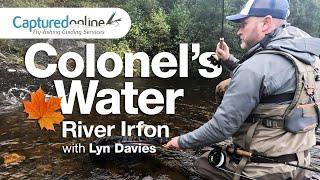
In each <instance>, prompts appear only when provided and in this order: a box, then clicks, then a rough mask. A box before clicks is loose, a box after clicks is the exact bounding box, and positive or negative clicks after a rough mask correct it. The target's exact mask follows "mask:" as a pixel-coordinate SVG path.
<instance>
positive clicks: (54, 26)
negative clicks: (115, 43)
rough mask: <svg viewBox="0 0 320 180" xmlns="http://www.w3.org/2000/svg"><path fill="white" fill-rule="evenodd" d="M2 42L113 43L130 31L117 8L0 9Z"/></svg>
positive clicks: (127, 23) (123, 16) (127, 16)
mask: <svg viewBox="0 0 320 180" xmlns="http://www.w3.org/2000/svg"><path fill="white" fill-rule="evenodd" d="M1 11H2V14H3V16H2V20H1V21H0V26H1V28H0V38H3V39H47V38H52V39H116V38H121V37H123V36H125V35H126V34H127V33H128V32H129V30H130V27H131V20H130V17H129V15H128V13H127V12H126V11H124V10H123V9H120V8H2V9H1Z"/></svg>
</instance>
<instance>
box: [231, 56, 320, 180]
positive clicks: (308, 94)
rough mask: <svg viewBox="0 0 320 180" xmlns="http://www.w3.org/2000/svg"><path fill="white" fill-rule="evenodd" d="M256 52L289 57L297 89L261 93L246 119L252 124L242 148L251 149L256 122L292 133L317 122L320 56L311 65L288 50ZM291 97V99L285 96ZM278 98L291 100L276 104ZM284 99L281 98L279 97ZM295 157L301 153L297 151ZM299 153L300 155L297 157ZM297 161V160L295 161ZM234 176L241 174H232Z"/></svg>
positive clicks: (240, 167) (311, 127) (244, 161)
mask: <svg viewBox="0 0 320 180" xmlns="http://www.w3.org/2000/svg"><path fill="white" fill-rule="evenodd" d="M256 54H276V55H280V56H284V57H285V58H286V59H288V60H290V61H291V62H292V63H293V65H294V67H295V70H296V72H295V75H296V79H297V80H296V90H295V92H294V94H291V95H290V94H281V95H274V96H268V97H262V99H261V101H260V104H259V105H258V106H257V107H256V108H255V109H254V110H253V111H252V113H251V115H250V116H249V118H248V119H247V120H246V121H245V123H250V124H252V125H251V126H250V127H249V129H248V130H247V133H246V135H245V143H244V147H243V148H244V149H245V150H247V151H249V152H250V146H251V143H252V139H253V136H254V134H255V132H256V129H257V126H258V125H262V126H264V127H267V128H277V129H279V128H281V129H285V131H288V132H291V133H293V134H297V133H306V132H308V131H311V130H315V128H316V126H317V124H318V125H319V122H320V117H319V116H320V113H319V107H318V105H319V99H320V60H319V58H318V57H317V59H316V60H315V62H314V63H313V64H312V65H308V64H305V63H303V62H301V61H299V60H298V59H297V58H296V57H294V56H292V55H291V54H289V53H286V52H282V51H276V50H263V51H260V52H258V53H256ZM288 98H290V99H288ZM279 99H285V100H286V99H287V100H290V101H291V103H290V104H276V103H279V102H278V101H279ZM282 102H283V101H282ZM296 155H297V157H298V160H299V159H301V156H303V157H304V153H303V152H302V153H296ZM299 156H300V157H299ZM249 161H250V159H249V158H248V157H242V158H241V160H240V161H239V164H238V166H237V167H236V173H237V174H241V173H242V171H243V170H244V168H245V166H246V164H247V163H248V162H249ZM298 163H299V162H298ZM233 179H234V180H239V179H240V176H239V175H235V176H234V178H233Z"/></svg>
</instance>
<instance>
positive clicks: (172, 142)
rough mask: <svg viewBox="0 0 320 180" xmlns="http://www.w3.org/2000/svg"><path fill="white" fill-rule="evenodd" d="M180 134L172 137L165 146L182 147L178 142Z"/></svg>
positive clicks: (171, 147)
mask: <svg viewBox="0 0 320 180" xmlns="http://www.w3.org/2000/svg"><path fill="white" fill-rule="evenodd" d="M178 140H179V136H177V137H174V138H172V139H171V140H170V141H169V142H168V143H167V144H165V145H163V147H165V148H169V149H181V148H180V146H179V144H178Z"/></svg>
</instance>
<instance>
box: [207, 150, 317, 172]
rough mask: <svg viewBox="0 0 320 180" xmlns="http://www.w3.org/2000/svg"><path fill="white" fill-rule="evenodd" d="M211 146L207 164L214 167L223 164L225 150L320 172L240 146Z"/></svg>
mask: <svg viewBox="0 0 320 180" xmlns="http://www.w3.org/2000/svg"><path fill="white" fill-rule="evenodd" d="M212 148H213V149H212V150H211V151H210V153H209V155H208V162H209V164H211V165H212V166H214V167H221V166H223V165H224V163H225V159H226V155H225V154H224V151H225V152H228V153H231V154H233V155H238V156H240V157H247V158H251V159H257V160H264V161H265V162H269V163H280V164H284V165H288V166H293V167H297V168H301V169H305V170H309V171H313V172H317V173H320V170H319V169H315V168H309V167H306V166H300V165H298V164H294V163H291V162H282V161H279V160H276V159H274V158H271V157H267V156H263V155H260V154H257V153H252V152H248V151H245V150H242V149H240V148H234V147H231V146H225V147H221V146H217V145H214V146H212Z"/></svg>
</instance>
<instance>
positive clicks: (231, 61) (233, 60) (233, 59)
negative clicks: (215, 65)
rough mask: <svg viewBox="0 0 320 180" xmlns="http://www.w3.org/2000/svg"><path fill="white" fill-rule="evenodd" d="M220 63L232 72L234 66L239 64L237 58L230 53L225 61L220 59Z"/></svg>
mask: <svg viewBox="0 0 320 180" xmlns="http://www.w3.org/2000/svg"><path fill="white" fill-rule="evenodd" d="M221 65H222V66H223V67H224V68H226V69H227V70H228V71H229V72H232V71H233V70H234V69H235V68H236V67H238V66H239V60H238V59H237V58H236V57H234V56H233V55H232V54H230V57H229V59H228V60H226V61H221Z"/></svg>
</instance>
